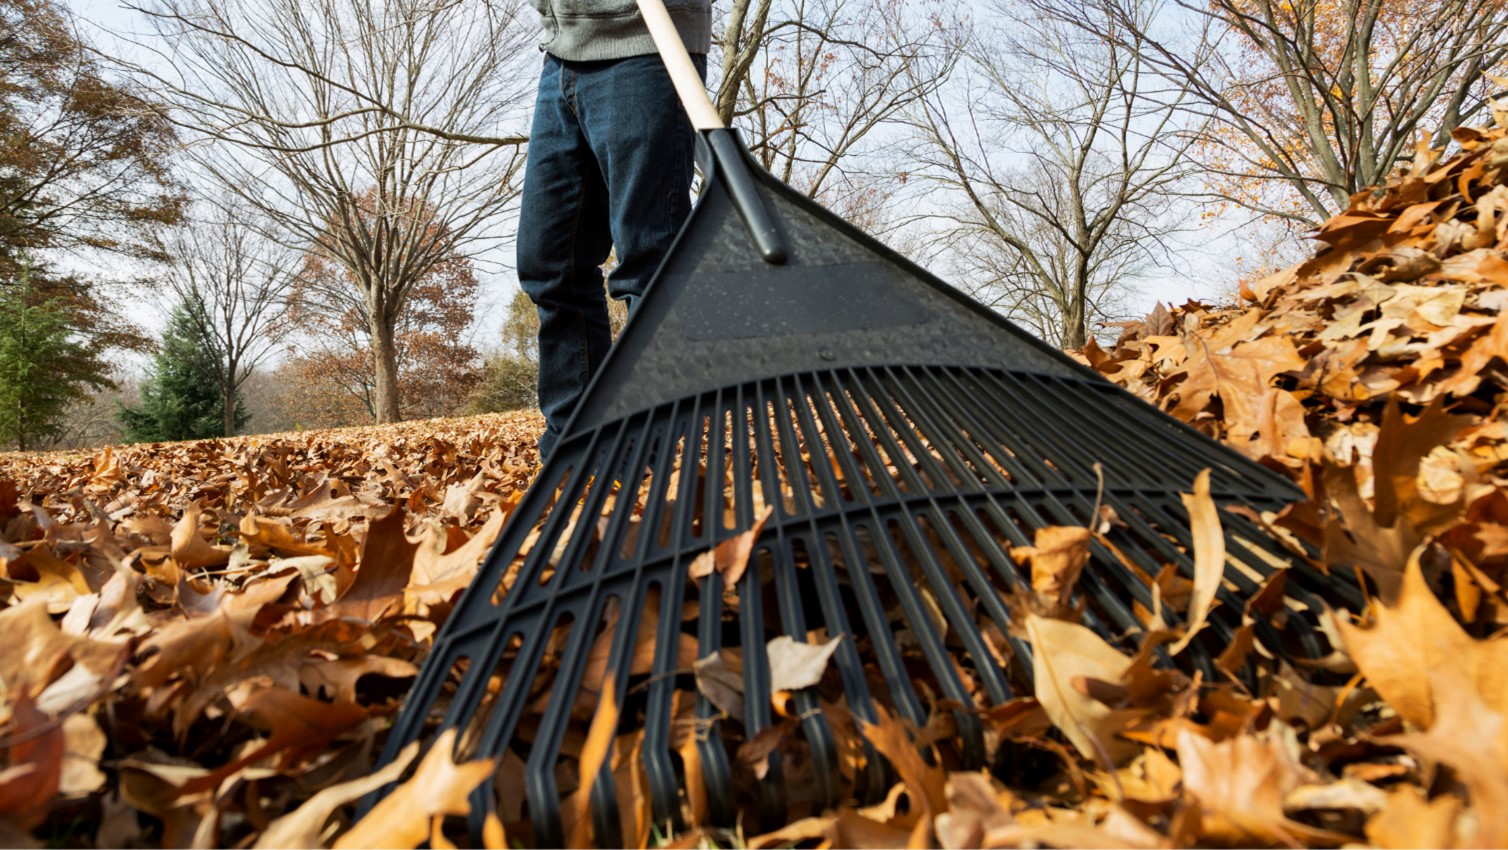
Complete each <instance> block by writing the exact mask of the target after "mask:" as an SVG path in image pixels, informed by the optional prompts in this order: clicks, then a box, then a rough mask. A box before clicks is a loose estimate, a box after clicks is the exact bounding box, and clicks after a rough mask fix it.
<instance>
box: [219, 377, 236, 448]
mask: <svg viewBox="0 0 1508 850" xmlns="http://www.w3.org/2000/svg"><path fill="white" fill-rule="evenodd" d="M220 409H221V420H220V421H221V423H222V427H223V430H224V432H225V436H227V437H234V436H235V435H236V391H235V388H234V387H222V388H221V391H220Z"/></svg>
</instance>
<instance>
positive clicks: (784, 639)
mask: <svg viewBox="0 0 1508 850" xmlns="http://www.w3.org/2000/svg"><path fill="white" fill-rule="evenodd" d="M842 640H843V636H842V635H838V636H837V637H835V638H833V639H832V640H830V641H828V642H827V643H824V644H820V645H818V644H810V643H801V642H800V641H796V640H793V639H792V638H790V637H788V636H786V635H781V636H779V637H777V638H774V639H772V640H771V641H770V642H769V643H768V644H766V646H765V651H766V652H767V653H768V654H769V656H770V690H771V691H794V690H797V689H799V688H809V687H811V686H812V685H815V684H817V683H818V682H820V681H821V680H822V673H823V672H824V671H826V670H827V662H828V660H829V659H830V658H832V657H833V653H834V652H836V651H837V650H838V644H839V642H841V641H842Z"/></svg>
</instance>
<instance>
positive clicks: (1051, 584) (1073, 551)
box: [1010, 525, 1093, 608]
mask: <svg viewBox="0 0 1508 850" xmlns="http://www.w3.org/2000/svg"><path fill="white" fill-rule="evenodd" d="M1034 534H1035V537H1034V539H1033V541H1032V545H1031V546H1017V547H1015V548H1013V549H1011V552H1010V554H1011V557H1012V558H1014V559H1015V560H1016V562H1017V563H1021V562H1027V563H1029V564H1030V565H1031V577H1032V590H1034V591H1036V593H1037V594H1038V596H1040V597H1041V598H1042V599H1043V600H1044V601H1046V602H1047V603H1048V605H1049V606H1050V607H1052V608H1066V607H1067V606H1068V599H1069V597H1070V596H1071V595H1072V594H1073V589H1074V587H1075V585H1077V584H1078V581H1079V574H1080V573H1081V572H1083V570H1084V565H1085V564H1087V563H1089V543H1090V541H1091V540H1092V539H1093V535H1091V534H1090V532H1089V529H1087V528H1081V527H1079V526H1061V525H1050V526H1045V527H1043V528H1039V529H1037V530H1036V531H1035V532H1034Z"/></svg>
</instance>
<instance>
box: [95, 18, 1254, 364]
mask: <svg viewBox="0 0 1508 850" xmlns="http://www.w3.org/2000/svg"><path fill="white" fill-rule="evenodd" d="M67 2H69V5H70V7H71V8H72V9H73V11H74V12H75V13H76V14H77V15H78V16H79V17H80V18H81V19H82V20H83V21H85V22H86V24H87V25H88V26H87V27H86V31H87V33H88V35H89V37H90V38H91V39H92V40H93V41H94V42H95V43H96V44H97V45H98V46H100V47H101V48H103V49H106V50H113V51H116V52H118V53H123V54H124V55H127V56H132V57H133V58H137V59H138V60H140V59H141V58H142V56H143V54H141V52H140V51H137V50H135V49H134V48H133V47H132V46H131V45H130V44H129V43H128V42H126V41H122V37H124V38H126V39H129V38H130V37H131V36H132V35H141V34H144V33H147V32H149V31H150V27H149V26H148V24H147V23H146V21H145V19H144V17H143V16H142V15H141V14H140V13H139V12H136V11H135V10H132V9H130V8H128V7H126V6H125V4H124V3H122V2H120V0H67ZM969 5H972V6H973V7H974V8H975V10H976V12H975V14H976V15H980V14H988V12H987V11H985V9H984V4H983V3H981V2H978V0H974V2H971V3H970V4H969ZM156 61H160V60H156ZM923 203H924V204H925V203H926V201H925V199H924V200H923ZM1191 214H1192V213H1191ZM506 226H511V224H510V225H506ZM1229 231H1230V225H1229V224H1225V225H1223V226H1222V225H1218V224H1217V225H1216V226H1214V227H1203V228H1199V229H1196V230H1193V231H1192V232H1190V233H1187V234H1184V235H1182V236H1180V237H1178V244H1175V253H1176V256H1177V264H1176V266H1175V267H1174V268H1171V269H1166V270H1161V271H1158V272H1154V273H1153V274H1151V275H1148V276H1147V277H1146V278H1145V279H1143V280H1141V281H1139V282H1138V283H1137V284H1136V289H1137V292H1136V294H1135V295H1134V296H1132V298H1131V299H1130V304H1131V307H1132V310H1133V312H1135V313H1136V314H1141V313H1145V312H1147V311H1150V310H1151V309H1152V308H1153V307H1154V306H1155V305H1156V304H1157V303H1158V302H1170V303H1175V304H1177V303H1182V302H1183V301H1185V300H1186V299H1188V298H1203V299H1207V300H1208V299H1212V298H1218V297H1219V296H1220V295H1221V294H1223V293H1226V292H1229V291H1230V290H1231V283H1232V280H1233V278H1234V275H1235V269H1234V268H1233V264H1232V262H1231V258H1232V257H1234V256H1236V255H1238V254H1239V253H1241V248H1240V244H1239V239H1238V238H1237V237H1236V236H1235V235H1234V234H1233V233H1231V232H1229ZM500 235H502V236H508V235H511V234H500ZM479 259H480V260H481V262H480V263H478V265H477V272H478V278H479V281H480V282H481V293H482V294H481V302H482V303H480V304H479V305H478V311H477V321H476V323H475V324H474V326H473V343H474V344H475V345H476V346H477V347H478V348H479V349H481V350H483V351H485V350H488V349H489V348H490V347H491V346H492V345H493V341H494V340H495V339H496V338H497V334H498V330H499V328H500V327H501V325H502V321H503V318H504V317H505V315H506V312H507V304H508V303H509V302H510V301H511V299H512V297H513V295H514V293H515V292H516V291H517V287H518V281H517V278H516V276H515V275H514V274H513V272H512V269H511V265H512V263H511V248H507V247H499V248H495V249H492V250H491V251H490V252H489V254H488V255H485V256H483V257H481V258H479ZM964 288H966V287H964ZM131 303H132V305H133V306H132V307H131V310H132V318H134V319H135V320H136V321H138V322H140V323H141V324H142V325H143V326H145V327H146V328H148V329H150V330H153V331H159V330H160V329H161V328H162V327H163V325H164V324H165V317H166V313H167V308H166V306H165V305H163V304H156V303H152V301H151V300H150V299H134V300H133V301H132V302H131ZM134 365H135V367H136V368H137V369H140V368H141V366H142V365H144V361H142V362H140V363H136V364H134Z"/></svg>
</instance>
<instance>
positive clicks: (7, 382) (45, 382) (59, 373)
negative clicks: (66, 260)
mask: <svg viewBox="0 0 1508 850" xmlns="http://www.w3.org/2000/svg"><path fill="white" fill-rule="evenodd" d="M33 277H34V272H33V270H32V268H31V267H30V266H29V265H26V264H24V263H23V265H22V267H21V273H20V276H19V277H18V278H17V279H15V280H12V281H9V282H6V281H0V443H7V444H14V445H15V446H16V447H17V448H19V449H20V450H21V451H26V450H27V449H31V448H35V447H36V445H37V442H38V440H41V439H45V438H47V437H52V436H56V435H57V434H59V433H60V431H61V429H60V427H59V426H60V423H61V421H62V418H63V416H64V414H65V413H66V411H67V409H68V406H69V405H70V404H72V403H74V402H76V401H79V400H81V399H83V398H85V397H86V396H87V395H88V388H89V387H94V388H97V389H106V388H108V387H110V386H112V383H111V381H110V380H109V377H108V374H109V367H108V365H107V364H105V363H104V362H103V361H102V360H100V359H99V358H98V357H97V356H96V355H95V354H94V352H92V351H91V350H90V349H89V347H88V346H86V345H85V344H84V343H83V342H81V341H80V339H79V337H78V335H77V334H76V333H75V332H74V329H73V328H72V327H70V326H69V321H68V320H69V314H68V310H67V309H66V306H65V305H64V304H62V303H61V302H60V301H59V300H58V299H56V298H44V297H43V296H42V294H41V293H40V292H39V291H38V289H37V287H35V286H33V285H32V284H33Z"/></svg>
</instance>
